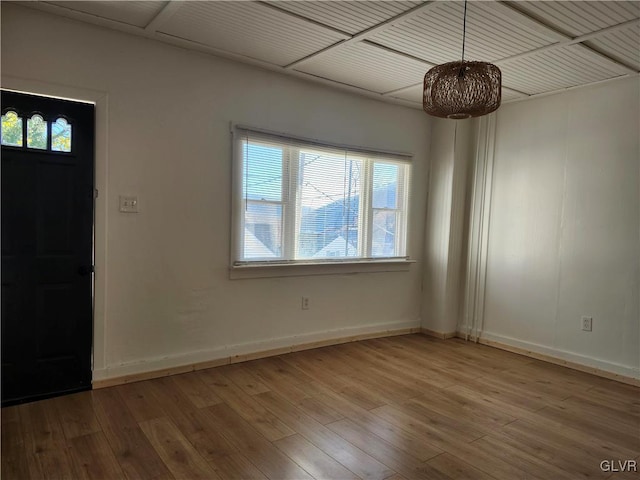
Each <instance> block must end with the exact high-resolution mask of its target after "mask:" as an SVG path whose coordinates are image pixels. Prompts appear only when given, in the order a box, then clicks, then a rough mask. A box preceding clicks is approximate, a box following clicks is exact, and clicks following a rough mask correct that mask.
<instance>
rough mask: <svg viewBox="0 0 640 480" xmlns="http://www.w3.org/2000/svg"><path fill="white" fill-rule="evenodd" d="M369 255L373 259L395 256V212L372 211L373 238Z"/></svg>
mask: <svg viewBox="0 0 640 480" xmlns="http://www.w3.org/2000/svg"><path fill="white" fill-rule="evenodd" d="M371 240H372V241H371V255H372V256H374V257H395V256H396V212H395V211H393V210H374V211H373V237H372V239H371Z"/></svg>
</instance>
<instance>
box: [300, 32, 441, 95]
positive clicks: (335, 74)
mask: <svg viewBox="0 0 640 480" xmlns="http://www.w3.org/2000/svg"><path fill="white" fill-rule="evenodd" d="M428 69H429V66H428V65H425V64H423V63H422V62H418V61H416V60H412V59H410V58H406V57H403V56H401V55H397V54H395V53H391V52H388V51H387V50H383V49H381V48H377V47H375V46H372V45H369V44H366V43H354V44H351V45H348V46H346V47H343V48H339V49H336V50H334V51H329V52H327V53H325V54H323V55H319V56H317V57H315V58H312V59H310V60H308V61H306V62H304V63H302V64H301V65H300V66H298V67H296V70H299V71H302V72H305V73H310V74H312V75H316V76H318V77H323V78H328V79H330V80H334V81H336V82H340V83H344V84H347V85H352V86H355V87H360V88H364V89H366V90H371V91H374V92H378V93H383V92H388V91H390V90H397V89H398V88H402V87H406V86H409V85H413V84H416V83H419V82H421V81H422V79H423V78H424V74H425V73H426V71H427V70H428Z"/></svg>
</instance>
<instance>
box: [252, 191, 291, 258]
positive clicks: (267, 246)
mask: <svg viewBox="0 0 640 480" xmlns="http://www.w3.org/2000/svg"><path fill="white" fill-rule="evenodd" d="M244 257H245V258H251V259H265V260H268V259H270V258H280V257H282V205H278V204H274V203H267V202H252V201H250V200H249V201H248V202H247V207H246V209H245V213H244Z"/></svg>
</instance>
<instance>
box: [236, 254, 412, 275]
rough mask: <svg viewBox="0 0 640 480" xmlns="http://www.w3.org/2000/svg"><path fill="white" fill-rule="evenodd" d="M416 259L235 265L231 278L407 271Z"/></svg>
mask: <svg viewBox="0 0 640 480" xmlns="http://www.w3.org/2000/svg"><path fill="white" fill-rule="evenodd" d="M412 263H416V261H415V260H409V259H404V258H403V259H392V260H367V261H354V262H323V263H303V262H300V263H269V264H265V263H257V264H246V265H233V266H231V267H230V268H229V278H230V279H231V280H240V279H243V278H272V277H306V276H309V275H353V274H357V273H381V272H407V271H409V269H410V267H411V264H412Z"/></svg>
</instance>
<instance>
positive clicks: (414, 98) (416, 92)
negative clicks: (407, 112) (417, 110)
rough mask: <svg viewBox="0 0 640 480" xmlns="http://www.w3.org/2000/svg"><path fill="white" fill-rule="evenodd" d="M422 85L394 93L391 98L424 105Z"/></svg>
mask: <svg viewBox="0 0 640 480" xmlns="http://www.w3.org/2000/svg"><path fill="white" fill-rule="evenodd" d="M422 89H423V86H422V84H420V85H415V86H413V87H411V88H408V89H406V90H402V91H401V92H398V93H392V94H390V95H389V96H390V97H392V98H400V99H402V100H408V101H409V102H414V103H419V104H420V105H422Z"/></svg>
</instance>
